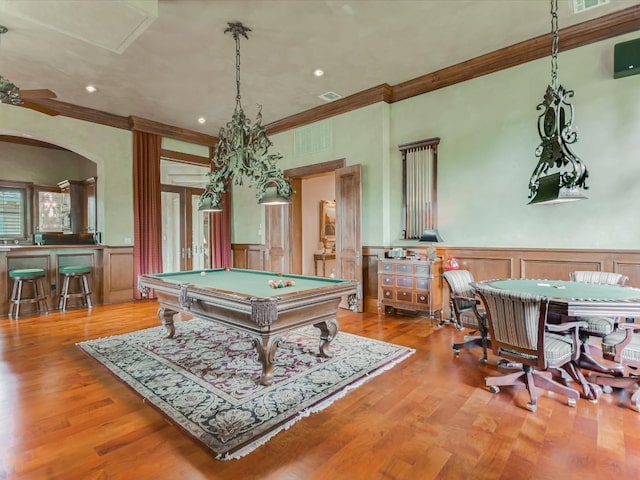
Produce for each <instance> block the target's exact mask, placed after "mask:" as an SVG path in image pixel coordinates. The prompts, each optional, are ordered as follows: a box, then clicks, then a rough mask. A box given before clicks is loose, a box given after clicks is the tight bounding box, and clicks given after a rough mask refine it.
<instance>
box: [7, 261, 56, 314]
mask: <svg viewBox="0 0 640 480" xmlns="http://www.w3.org/2000/svg"><path fill="white" fill-rule="evenodd" d="M45 276H46V273H45V271H44V269H43V268H17V269H14V270H10V271H9V278H13V292H12V293H11V306H10V307H9V317H13V318H19V317H20V305H22V304H23V303H35V304H36V311H37V312H38V313H40V312H41V311H44V313H49V309H48V307H47V296H46V294H45V291H44V284H43V283H42V280H43V279H44V278H45ZM25 283H31V284H32V285H33V296H32V297H27V298H22V287H23V286H24V284H25ZM14 310H15V315H14Z"/></svg>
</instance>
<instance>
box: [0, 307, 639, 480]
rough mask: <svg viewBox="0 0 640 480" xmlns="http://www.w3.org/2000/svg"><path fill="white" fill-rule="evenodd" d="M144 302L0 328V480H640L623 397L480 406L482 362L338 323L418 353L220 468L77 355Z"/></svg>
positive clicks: (132, 324)
mask: <svg viewBox="0 0 640 480" xmlns="http://www.w3.org/2000/svg"><path fill="white" fill-rule="evenodd" d="M156 310H157V304H156V303H155V302H153V301H141V302H132V303H124V304H118V305H112V306H97V307H94V308H93V309H92V310H91V311H87V310H85V309H78V310H69V311H67V312H64V313H60V312H54V313H51V314H49V315H43V316H30V317H24V318H21V319H20V320H9V319H8V318H6V317H4V318H0V411H1V412H2V415H1V416H0V479H2V480H23V479H29V480H31V479H37V480H40V479H43V480H44V479H47V480H49V479H51V480H53V479H64V480H74V479H82V480H104V479H109V480H111V479H126V480H130V479H136V480H144V479H162V480H164V479H243V480H244V479H273V480H275V479H277V480H298V479H304V480H307V479H309V480H320V479H322V480H325V479H349V480H353V479H421V480H426V479H466V478H475V479H565V478H580V479H582V480H584V479H603V478H616V479H617V480H619V479H637V478H640V414H638V413H636V412H635V411H633V410H632V409H630V408H629V407H628V394H627V393H625V392H621V391H616V392H614V393H613V394H610V395H603V396H602V398H601V399H600V402H599V403H598V404H597V405H596V404H593V403H590V402H588V401H586V400H584V399H580V400H579V401H578V405H577V407H576V408H570V407H568V406H567V405H566V400H565V399H564V398H562V397H560V396H555V395H554V394H550V393H547V392H543V391H540V397H541V398H540V399H539V406H538V411H537V412H536V413H531V412H529V411H528V410H526V409H525V408H524V405H525V404H526V402H527V398H528V397H527V393H526V391H525V390H524V389H523V388H520V389H510V388H504V389H502V391H501V392H500V393H499V394H497V395H493V394H491V393H489V392H488V391H487V390H486V389H485V388H484V387H483V385H484V377H485V376H487V375H498V372H497V370H495V367H494V365H495V361H496V359H495V357H493V356H490V358H489V363H490V364H489V365H486V366H484V365H480V364H478V363H477V362H478V359H479V358H480V351H478V350H475V351H474V350H465V351H462V352H461V354H460V356H459V357H458V358H456V357H454V355H453V354H452V351H451V344H452V342H453V341H454V339H456V340H459V339H460V337H461V336H462V333H461V332H458V331H456V330H455V329H454V328H452V327H451V326H448V325H445V326H444V327H440V328H438V327H437V326H435V325H432V323H431V321H430V320H428V319H425V318H419V317H418V318H416V317H410V316H401V315H395V316H392V315H390V316H378V315H374V314H353V313H351V312H346V311H343V312H341V313H340V315H339V321H340V328H341V330H342V331H346V332H350V333H355V334H358V335H363V336H367V337H371V338H377V339H380V340H385V341H389V342H393V343H398V344H402V345H407V346H410V347H413V348H415V349H416V353H415V354H414V355H412V356H411V357H409V358H408V359H407V360H405V361H403V362H402V363H400V364H399V365H397V366H396V367H394V368H393V369H391V370H389V371H388V372H385V373H383V374H382V375H379V376H377V377H375V378H373V379H371V380H370V381H369V382H367V383H365V384H364V385H363V386H361V387H359V388H357V389H356V390H353V391H351V392H350V393H349V394H348V395H346V396H345V397H344V398H342V399H340V400H338V401H336V402H335V403H334V404H333V405H331V406H330V407H329V408H327V409H326V410H323V411H321V412H319V413H316V414H313V415H311V416H309V417H307V418H304V419H302V420H301V421H299V422H298V423H296V424H295V425H293V426H292V427H291V428H290V429H288V430H286V431H283V432H281V433H279V434H278V435H277V436H276V437H274V438H273V439H271V440H270V441H269V442H268V443H266V444H265V445H263V446H261V447H259V448H258V449H257V450H256V451H254V452H253V453H251V454H249V455H248V456H246V457H244V458H242V459H240V460H231V461H227V462H221V461H218V460H216V459H215V458H213V456H212V455H210V454H209V453H208V452H207V451H206V450H205V449H203V448H202V447H200V446H199V445H198V443H197V442H195V441H193V440H191V439H190V438H189V437H188V436H186V435H185V434H183V433H181V432H180V431H179V430H178V429H177V428H175V427H174V426H173V425H172V424H170V423H169V422H168V421H167V420H166V419H165V418H164V417H163V416H162V415H161V414H160V413H158V412H157V411H156V410H155V409H154V408H152V407H151V406H149V405H148V404H145V403H144V402H143V401H142V399H141V398H140V397H139V396H138V395H137V394H135V393H134V392H133V391H132V390H131V389H129V388H128V387H127V386H125V385H124V384H122V383H121V382H120V381H118V380H117V379H116V378H115V377H113V376H112V375H111V374H109V373H108V372H107V371H106V370H105V369H104V368H103V367H101V366H100V365H99V364H98V363H97V362H95V361H94V360H93V359H91V358H89V357H88V356H87V355H85V354H84V353H83V352H82V351H81V350H80V349H79V348H77V347H76V346H75V343H76V342H79V341H83V340H87V339H93V338H98V337H104V336H108V335H114V334H119V333H124V332H128V331H133V330H137V329H141V328H146V327H151V326H157V325H158V324H159V322H158V320H157V317H156Z"/></svg>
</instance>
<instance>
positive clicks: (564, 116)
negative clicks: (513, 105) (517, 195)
mask: <svg viewBox="0 0 640 480" xmlns="http://www.w3.org/2000/svg"><path fill="white" fill-rule="evenodd" d="M551 34H552V37H553V40H552V46H551V85H549V86H547V91H546V92H545V95H544V99H543V101H542V103H540V104H539V105H538V106H537V107H536V108H537V110H543V112H542V113H541V114H540V116H539V117H538V134H539V135H540V145H538V148H536V152H535V153H536V157H538V158H539V160H538V165H536V168H535V170H534V171H533V174H532V175H531V179H530V180H529V198H530V199H531V201H530V202H529V204H549V203H561V202H570V201H574V200H583V199H586V198H587V197H586V196H584V190H586V189H587V188H588V187H587V186H586V185H585V182H586V180H587V177H588V176H589V172H588V171H587V167H586V166H585V165H584V164H583V163H582V161H581V160H580V159H579V158H578V157H577V155H576V154H575V153H573V152H572V151H571V147H570V145H571V144H573V143H575V142H576V141H577V140H578V134H577V133H576V132H575V131H574V130H573V105H571V103H569V100H570V99H571V98H572V97H573V95H574V92H573V90H565V88H564V87H563V86H562V85H560V84H559V82H558V0H551Z"/></svg>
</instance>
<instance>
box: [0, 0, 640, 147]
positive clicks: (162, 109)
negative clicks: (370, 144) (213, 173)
mask: <svg viewBox="0 0 640 480" xmlns="http://www.w3.org/2000/svg"><path fill="white" fill-rule="evenodd" d="M582 1H586V2H587V3H590V2H593V1H595V0H582ZM573 2H574V0H558V7H559V8H558V16H559V25H560V28H563V27H567V26H570V25H574V24H577V23H582V22H584V21H587V20H591V19H593V18H596V17H600V16H602V15H606V14H609V13H612V12H615V11H617V10H621V9H624V8H627V7H631V6H633V5H637V4H640V0H611V1H610V3H608V4H605V5H603V6H600V7H597V8H593V9H588V10H586V11H583V12H581V13H574V7H573ZM549 10H550V4H549V1H548V0H413V1H409V0H110V1H104V0H84V1H66V0H20V1H16V0H0V24H2V25H4V26H6V27H7V28H8V30H9V31H8V32H7V33H6V34H4V35H2V36H1V37H0V74H1V75H3V76H4V77H6V78H7V79H9V80H11V81H12V82H13V83H15V84H16V85H18V87H20V88H21V89H22V90H29V89H50V90H53V91H54V92H55V93H56V94H57V97H58V98H57V99H58V100H60V101H62V102H66V103H71V104H74V105H79V106H82V107H86V108H91V109H95V110H99V111H103V112H107V113H111V114H114V115H119V116H124V117H127V116H130V115H133V116H137V117H142V118H145V119H149V120H153V121H156V122H161V123H165V124H169V125H173V126H176V127H179V128H184V129H189V130H192V131H195V132H200V133H205V134H210V135H217V133H218V130H219V129H220V127H221V126H223V125H224V124H225V123H226V122H227V121H229V120H230V117H231V113H232V112H233V109H234V106H235V88H236V84H235V51H234V50H235V44H234V41H233V38H232V37H231V35H229V34H226V35H225V34H224V33H223V32H224V29H225V28H226V27H227V22H231V21H241V22H243V23H244V24H245V25H246V26H248V27H249V28H251V30H252V31H251V32H250V33H249V40H245V39H244V38H242V39H241V94H242V105H243V107H244V110H245V113H246V114H247V116H248V117H249V118H251V119H253V118H255V115H256V114H257V111H258V107H257V105H258V104H259V105H262V107H263V124H269V123H271V122H274V121H277V120H280V119H283V118H285V117H288V116H290V115H293V114H296V113H300V112H303V111H306V110H309V109H311V108H314V107H317V106H319V105H323V104H325V103H326V102H325V101H324V100H322V99H320V98H319V97H318V96H319V95H321V94H323V93H326V92H335V93H337V94H339V95H341V96H343V97H346V96H349V95H352V94H354V93H357V92H360V91H362V90H365V89H367V88H370V87H373V86H376V85H380V84H383V83H387V84H389V85H392V86H393V85H396V84H398V83H401V82H405V81H407V80H411V79H413V78H416V77H419V76H421V75H424V74H427V73H431V72H434V71H436V70H439V69H442V68H444V67H447V66H450V65H454V64H457V63H460V62H463V61H465V60H469V59H471V58H474V57H477V56H479V55H483V54H486V53H489V52H492V51H494V50H497V49H500V48H502V47H505V46H508V45H512V44H515V43H518V42H521V41H524V40H527V39H530V38H532V37H536V36H539V35H544V34H547V33H549V31H550V28H551V26H550V25H551V24H550V22H551V16H550V13H549ZM549 48H551V46H549ZM560 48H561V49H562V37H560ZM317 68H320V69H322V70H324V71H325V74H324V76H322V77H319V78H318V77H315V76H314V75H313V71H314V70H315V69H317ZM88 84H92V85H95V86H96V88H97V92H96V93H93V94H89V93H87V92H86V91H85V88H84V87H85V86H86V85H88ZM8 108H14V107H8ZM201 116H202V117H205V118H206V120H207V121H206V123H205V124H202V125H201V124H199V123H198V122H197V119H198V117H201Z"/></svg>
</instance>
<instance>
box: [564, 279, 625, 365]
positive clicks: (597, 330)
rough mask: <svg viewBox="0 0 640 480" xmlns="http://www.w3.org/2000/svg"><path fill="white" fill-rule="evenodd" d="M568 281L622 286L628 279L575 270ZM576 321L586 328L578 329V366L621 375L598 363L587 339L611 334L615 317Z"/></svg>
mask: <svg viewBox="0 0 640 480" xmlns="http://www.w3.org/2000/svg"><path fill="white" fill-rule="evenodd" d="M569 279H570V280H571V281H574V282H583V283H597V284H601V285H624V284H625V283H626V281H627V280H628V277H626V276H625V275H622V274H620V273H613V272H596V271H586V270H576V271H574V272H571V273H570V274H569ZM576 320H578V321H581V322H586V323H587V327H586V328H583V329H580V338H581V340H582V354H581V356H580V358H579V360H578V364H579V365H580V366H581V367H582V368H585V369H587V370H591V371H595V372H601V373H608V374H614V375H615V374H617V375H621V374H622V371H621V370H616V369H615V368H614V369H611V368H610V367H607V366H604V365H602V364H601V363H600V362H598V361H597V360H596V359H595V357H594V355H593V353H592V350H596V349H597V347H595V346H594V345H592V344H590V343H589V337H591V336H593V337H600V338H603V337H605V336H607V335H609V334H610V333H612V332H613V331H614V330H615V329H616V326H617V325H618V321H619V318H617V317H598V316H592V317H576Z"/></svg>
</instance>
